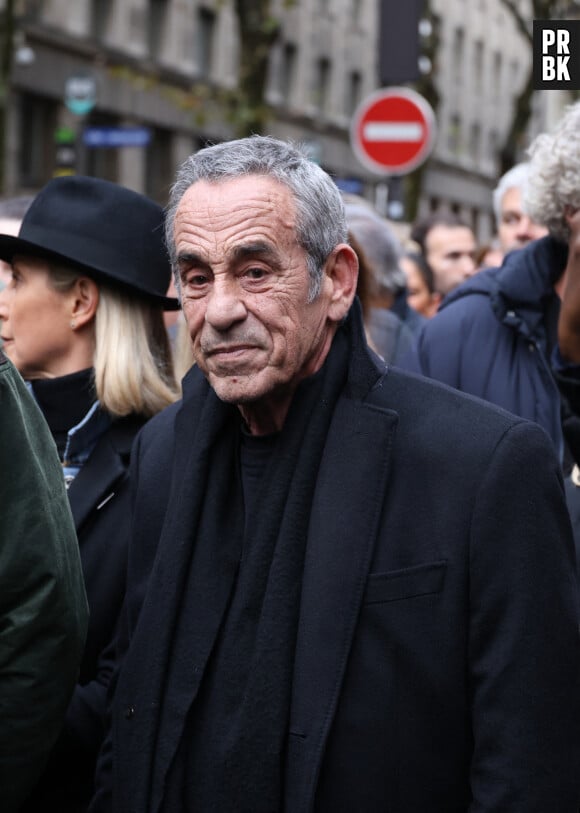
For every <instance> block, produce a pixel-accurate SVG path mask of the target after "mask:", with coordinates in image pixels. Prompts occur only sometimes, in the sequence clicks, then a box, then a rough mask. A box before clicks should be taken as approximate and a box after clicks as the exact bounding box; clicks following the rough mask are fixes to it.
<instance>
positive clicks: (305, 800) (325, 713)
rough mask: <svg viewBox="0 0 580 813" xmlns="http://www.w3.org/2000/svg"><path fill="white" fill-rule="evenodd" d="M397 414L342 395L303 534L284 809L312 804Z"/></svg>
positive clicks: (359, 597)
mask: <svg viewBox="0 0 580 813" xmlns="http://www.w3.org/2000/svg"><path fill="white" fill-rule="evenodd" d="M396 423H397V415H396V413H394V412H391V411H387V410H381V409H378V408H375V407H372V406H369V405H365V404H363V403H362V402H361V401H358V400H351V399H348V398H346V397H344V398H341V400H340V401H339V404H338V406H337V409H336V412H335V415H334V418H333V423H332V425H331V429H330V433H329V438H328V443H327V446H326V448H325V453H324V456H323V459H322V462H321V467H320V472H319V478H318V483H319V485H318V487H317V490H316V493H315V496H314V504H313V510H312V515H311V522H310V528H309V536H308V547H307V554H306V561H305V568H304V578H303V587H302V600H301V610H300V622H299V628H298V640H297V646H296V658H295V667H294V670H295V671H294V679H293V690H292V705H291V713H290V737H289V747H288V757H287V765H286V779H285V787H286V790H285V793H286V802H285V808H284V809H285V810H286V811H287V813H295V812H296V813H297V811H300V812H301V813H302V812H303V811H306V810H310V809H311V806H312V804H313V801H314V794H315V789H316V782H317V778H318V774H319V771H320V765H321V761H322V756H323V753H324V748H325V743H326V739H327V737H328V732H329V729H330V726H331V724H332V720H333V717H334V713H335V709H336V705H337V701H338V697H339V694H340V689H341V684H342V680H343V676H344V673H345V667H346V663H347V659H348V655H349V651H350V648H351V644H352V640H353V635H354V631H355V628H356V623H357V618H358V614H359V609H360V606H361V601H362V598H363V594H364V590H365V585H366V581H367V574H368V570H369V567H370V563H371V559H372V554H373V549H374V542H375V538H376V535H377V531H378V524H379V520H380V513H381V509H382V507H383V504H384V494H385V489H386V483H387V477H388V469H389V462H390V449H391V445H392V443H393V437H394V431H395V427H396Z"/></svg>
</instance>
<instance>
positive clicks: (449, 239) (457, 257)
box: [425, 225, 476, 295]
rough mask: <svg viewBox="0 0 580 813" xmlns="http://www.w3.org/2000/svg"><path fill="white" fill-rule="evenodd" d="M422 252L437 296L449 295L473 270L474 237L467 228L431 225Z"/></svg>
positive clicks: (474, 269)
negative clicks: (424, 253) (429, 269)
mask: <svg viewBox="0 0 580 813" xmlns="http://www.w3.org/2000/svg"><path fill="white" fill-rule="evenodd" d="M425 249H426V256H427V262H428V263H429V265H430V266H431V268H432V269H433V274H434V275H435V288H436V290H437V291H439V293H440V294H443V295H445V294H448V293H449V291H452V290H453V289H454V288H457V286H458V285H461V283H462V282H464V280H466V279H467V277H470V276H471V275H472V274H474V273H475V271H476V268H475V237H474V236H473V232H472V231H471V229H469V228H467V226H443V225H439V226H433V228H432V229H431V230H430V231H429V233H428V234H427V238H426V240H425Z"/></svg>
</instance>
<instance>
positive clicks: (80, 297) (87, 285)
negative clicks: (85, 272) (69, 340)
mask: <svg viewBox="0 0 580 813" xmlns="http://www.w3.org/2000/svg"><path fill="white" fill-rule="evenodd" d="M70 296H71V298H70V307H71V314H70V318H71V327H72V326H73V325H74V328H73V329H76V330H78V329H79V328H81V327H84V325H87V324H89V323H90V322H92V321H93V319H94V318H95V313H96V311H97V305H98V304H99V286H98V285H97V283H96V282H95V281H94V280H93V279H91V278H90V277H77V279H76V280H75V284H74V286H73V287H72V290H71V291H70Z"/></svg>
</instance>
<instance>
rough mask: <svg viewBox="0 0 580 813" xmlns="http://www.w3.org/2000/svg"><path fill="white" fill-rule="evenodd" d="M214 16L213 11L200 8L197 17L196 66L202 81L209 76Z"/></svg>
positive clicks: (211, 59) (214, 24)
mask: <svg viewBox="0 0 580 813" xmlns="http://www.w3.org/2000/svg"><path fill="white" fill-rule="evenodd" d="M215 28H216V16H215V14H214V12H213V11H209V9H206V8H202V9H200V10H199V13H198V17H197V43H196V44H197V65H198V69H199V75H200V76H201V77H202V78H203V79H208V78H209V77H210V76H211V70H212V62H213V50H214V37H215Z"/></svg>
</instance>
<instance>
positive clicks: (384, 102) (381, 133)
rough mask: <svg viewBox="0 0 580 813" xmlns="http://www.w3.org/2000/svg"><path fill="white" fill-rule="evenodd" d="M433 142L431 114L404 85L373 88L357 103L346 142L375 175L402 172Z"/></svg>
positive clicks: (414, 164)
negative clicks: (380, 88) (348, 138)
mask: <svg viewBox="0 0 580 813" xmlns="http://www.w3.org/2000/svg"><path fill="white" fill-rule="evenodd" d="M434 141H435V114H434V113H433V108H432V107H431V105H430V104H429V102H428V101H427V100H426V99H424V98H423V96H421V95H420V94H419V93H416V92H415V91H414V90H411V89H410V88H405V87H392V88H383V89H382V90H377V91H376V92H375V93H371V95H370V96H367V98H366V99H364V100H363V101H362V102H361V104H360V105H359V106H358V108H357V110H356V112H355V114H354V116H353V120H352V123H351V128H350V142H351V146H352V148H353V150H354V153H355V155H356V156H357V158H358V159H359V161H360V162H361V164H364V166H365V167H366V168H367V169H369V170H370V171H371V172H375V173H376V174H378V175H404V174H406V173H407V172H411V170H413V169H415V168H416V167H418V166H419V165H420V164H422V163H423V161H425V159H426V158H427V156H428V155H429V153H430V152H431V150H432V148H433V144H434Z"/></svg>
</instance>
